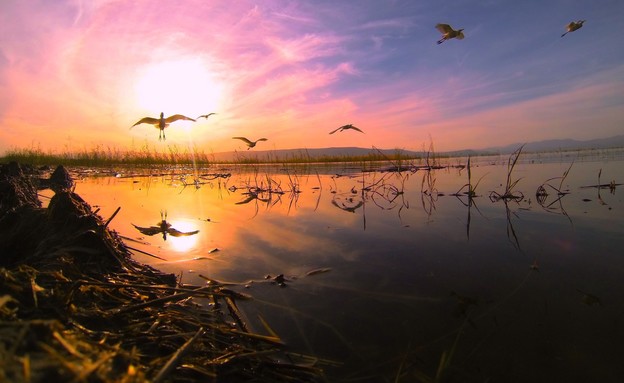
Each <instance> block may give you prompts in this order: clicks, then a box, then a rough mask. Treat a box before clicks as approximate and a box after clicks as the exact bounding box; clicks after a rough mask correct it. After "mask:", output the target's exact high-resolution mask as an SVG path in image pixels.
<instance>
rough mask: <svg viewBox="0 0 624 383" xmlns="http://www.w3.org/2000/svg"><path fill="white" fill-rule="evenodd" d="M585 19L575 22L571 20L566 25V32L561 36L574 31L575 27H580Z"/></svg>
mask: <svg viewBox="0 0 624 383" xmlns="http://www.w3.org/2000/svg"><path fill="white" fill-rule="evenodd" d="M584 22H585V20H579V21H577V22H574V21H571V22H570V24H568V25H566V32H565V33H564V34H562V35H561V37H563V36H565V35H567V34H568V33H570V32H574V31H576V30H577V29H580V28H581V27H582V26H583V23H584Z"/></svg>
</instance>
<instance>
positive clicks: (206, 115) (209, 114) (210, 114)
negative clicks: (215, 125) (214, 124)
mask: <svg viewBox="0 0 624 383" xmlns="http://www.w3.org/2000/svg"><path fill="white" fill-rule="evenodd" d="M213 114H216V113H208V114H202V115H201V116H199V117H197V118H196V120H199V119H200V118H202V117H204V118H205V119H206V120H207V119H208V117H210V116H212V115H213Z"/></svg>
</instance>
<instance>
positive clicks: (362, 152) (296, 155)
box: [212, 135, 624, 161]
mask: <svg viewBox="0 0 624 383" xmlns="http://www.w3.org/2000/svg"><path fill="white" fill-rule="evenodd" d="M522 144H525V146H524V149H523V151H524V152H548V151H559V150H576V149H605V148H621V147H624V135H618V136H613V137H609V138H601V139H595V140H587V141H579V140H572V139H560V140H543V141H533V142H526V143H523V142H519V143H515V144H511V145H506V146H499V147H489V148H483V149H464V150H455V151H448V152H438V153H437V154H438V155H444V156H468V155H472V156H475V155H479V154H481V155H484V154H509V153H512V152H513V151H515V150H516V149H518V148H519V147H520V145H522ZM397 153H401V154H402V155H403V156H409V157H422V156H424V155H425V154H426V153H424V152H422V151H411V150H402V149H375V148H358V147H331V148H311V149H304V148H298V149H278V150H243V151H236V152H221V153H213V154H212V155H213V157H214V160H215V161H231V160H234V159H258V160H260V161H262V160H275V159H283V160H287V159H309V160H314V159H323V158H354V157H367V156H371V155H377V156H393V155H396V154H397Z"/></svg>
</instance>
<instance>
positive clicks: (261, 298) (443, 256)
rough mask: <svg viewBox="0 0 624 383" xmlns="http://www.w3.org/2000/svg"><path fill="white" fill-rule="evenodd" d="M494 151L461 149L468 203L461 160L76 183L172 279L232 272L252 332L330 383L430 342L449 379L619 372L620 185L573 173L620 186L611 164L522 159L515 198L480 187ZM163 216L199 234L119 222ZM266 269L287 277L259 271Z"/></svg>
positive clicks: (499, 183) (398, 374)
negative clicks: (273, 340) (387, 168)
mask: <svg viewBox="0 0 624 383" xmlns="http://www.w3.org/2000/svg"><path fill="white" fill-rule="evenodd" d="M506 159H507V158H506V157H505V158H497V159H485V160H482V161H479V162H478V163H475V162H473V166H472V167H471V171H472V172H471V180H472V183H473V184H477V181H479V183H478V185H477V186H476V194H477V196H476V197H475V198H473V199H472V200H470V199H468V197H467V196H466V195H459V196H455V195H453V194H455V193H457V192H458V191H460V189H461V188H462V186H463V185H465V184H466V183H467V182H468V175H467V171H466V169H465V168H461V167H457V166H455V165H459V164H463V163H465V160H457V161H452V162H451V163H449V165H452V166H448V167H444V168H442V169H437V170H435V171H431V172H427V171H426V170H424V169H416V168H412V169H410V170H407V171H403V172H401V173H398V172H381V171H375V172H368V171H367V172H362V171H360V170H361V168H359V167H358V166H352V167H347V166H342V167H335V168H328V167H323V168H311V167H305V168H297V167H295V166H283V167H280V168H269V167H262V166H257V167H230V168H219V167H215V168H208V169H189V170H186V171H185V170H183V169H178V170H176V171H170V170H167V171H163V170H154V169H152V170H151V171H149V172H148V173H141V174H138V172H137V171H134V170H133V171H123V170H119V169H117V170H115V171H114V172H112V171H109V172H108V173H107V172H104V173H105V174H107V175H106V176H102V175H101V174H100V176H97V177H86V178H85V179H82V180H80V181H79V182H78V186H77V188H76V192H77V193H78V194H80V195H81V196H82V197H83V198H84V199H85V200H86V201H87V202H89V203H90V204H91V205H92V206H95V207H98V208H99V209H100V211H99V214H100V215H102V216H103V217H104V218H107V217H109V216H110V215H111V214H112V213H113V212H114V211H115V210H116V209H117V208H118V207H121V210H120V212H119V214H118V215H117V216H116V217H115V218H114V219H113V221H112V222H111V227H112V228H113V229H115V230H116V231H118V232H119V233H120V234H122V235H123V236H126V237H129V238H132V239H135V240H137V241H139V242H129V244H130V245H131V246H133V247H136V248H138V249H141V250H144V251H147V252H149V253H151V254H153V255H156V256H158V257H161V258H163V259H164V260H159V259H155V258H152V257H149V256H147V255H144V254H141V253H139V252H137V253H136V254H135V258H136V259H137V260H139V261H141V262H144V263H148V264H151V265H153V266H155V267H157V268H159V269H161V270H163V271H166V272H171V273H175V274H177V275H181V279H182V282H183V283H192V284H202V283H204V282H205V281H204V280H203V279H201V278H200V277H199V275H200V274H202V275H205V276H209V277H211V278H215V279H217V280H222V281H233V282H238V283H240V285H238V286H235V288H237V289H239V290H241V291H244V292H246V293H248V294H251V295H252V296H253V297H254V299H253V300H252V301H248V302H241V303H240V305H241V308H242V309H243V310H244V312H245V314H246V316H247V319H248V321H249V322H250V323H251V324H252V327H253V328H254V329H255V330H256V331H259V332H263V331H264V330H263V327H262V326H261V325H260V322H259V320H258V318H259V315H260V316H261V317H262V318H264V319H265V320H266V321H267V322H268V323H269V324H270V326H271V327H272V328H273V330H275V331H276V332H277V333H278V334H279V335H280V336H281V337H283V339H284V340H285V341H286V343H287V344H288V347H289V348H291V349H292V350H294V351H298V352H302V353H306V354H311V355H315V356H317V357H318V358H319V359H323V360H324V361H323V360H320V361H319V363H320V365H321V366H323V368H324V369H325V370H326V373H327V376H328V380H329V381H349V382H385V381H387V382H395V381H405V382H413V381H418V379H424V378H423V377H430V378H433V377H434V376H435V374H436V370H437V369H438V366H439V364H440V360H441V357H442V355H443V354H446V355H447V356H449V355H450V360H449V362H448V365H447V366H446V373H447V374H448V376H452V377H453V379H452V381H479V382H483V381H506V382H512V381H516V382H526V381H601V382H610V381H621V379H622V377H624V364H622V357H621V345H622V343H623V342H624V323H622V322H623V321H624V301H623V300H622V297H623V296H624V284H622V275H624V258H623V256H622V254H623V253H622V249H623V248H624V237H623V233H624V229H623V228H624V218H623V217H624V216H623V214H622V212H623V209H624V204H623V202H622V194H623V193H622V186H617V187H616V188H615V189H609V188H596V187H584V186H592V185H596V184H598V183H606V184H608V183H609V182H611V181H612V180H614V181H616V183H617V182H622V181H623V180H624V166H623V165H624V161H622V160H621V159H613V158H610V159H609V160H600V159H596V158H592V159H587V160H585V161H578V162H574V163H573V161H574V160H575V158H555V159H553V158H549V161H544V158H543V157H539V156H534V157H533V158H525V157H522V161H520V162H519V163H518V164H517V165H516V167H515V168H514V170H513V173H512V177H511V179H512V181H515V180H518V179H519V181H518V182H517V184H516V185H515V187H514V189H513V193H514V196H516V197H517V198H513V199H509V200H497V199H496V198H490V195H491V192H493V191H495V192H497V193H499V194H504V186H505V184H506V181H507V171H508V167H507V164H506V162H505V160H506ZM568 169H569V174H568V175H567V177H566V178H565V179H564V180H563V182H562V181H561V179H560V178H557V177H561V176H562V175H563V174H564V173H565V172H566V170H568ZM145 174H153V175H152V176H147V175H145ZM599 174H600V179H599V178H598V177H599ZM552 178H555V179H552ZM549 179H552V180H550V181H548V180H549ZM194 181H197V183H196V184H195V183H194ZM547 181H548V182H547ZM545 182H547V183H548V184H550V185H552V186H554V188H557V189H560V190H561V191H562V192H565V193H566V194H563V195H557V192H556V190H555V189H554V188H553V187H550V186H548V185H545V189H546V190H547V192H548V196H546V197H545V198H544V197H543V198H542V199H538V198H537V197H536V190H537V189H538V187H539V186H540V185H542V184H544V183H545ZM465 190H466V189H463V191H465ZM269 191H272V192H269ZM161 213H162V214H163V215H164V214H165V213H166V219H167V221H168V222H169V223H170V224H171V225H172V227H174V228H176V229H177V230H179V231H181V232H193V231H196V230H198V233H197V234H194V235H188V236H181V237H174V236H171V235H168V236H167V237H166V239H165V238H164V237H163V235H161V234H155V235H151V236H150V235H145V234H143V233H141V232H140V231H138V230H137V228H136V227H135V226H133V225H136V226H139V227H149V226H154V225H156V224H157V223H158V222H159V221H161ZM313 270H316V271H318V272H316V273H312V275H307V273H308V272H310V271H313ZM280 274H283V275H284V277H285V278H286V282H285V287H280V286H279V285H278V284H276V283H271V282H272V281H273V280H272V279H270V278H269V279H266V278H267V276H270V277H271V278H274V277H275V276H278V275H280ZM329 361H331V362H329Z"/></svg>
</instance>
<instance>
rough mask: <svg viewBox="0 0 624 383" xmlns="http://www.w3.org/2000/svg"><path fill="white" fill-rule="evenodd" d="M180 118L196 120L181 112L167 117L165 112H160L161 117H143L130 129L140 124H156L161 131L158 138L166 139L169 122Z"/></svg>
mask: <svg viewBox="0 0 624 383" xmlns="http://www.w3.org/2000/svg"><path fill="white" fill-rule="evenodd" d="M178 120H186V121H195V120H194V119H192V118H190V117H186V116H183V115H181V114H174V115H173V116H169V117H167V118H165V114H164V113H163V112H160V118H154V117H143V118H142V119H140V120H139V121H137V122H136V123H135V124H134V125H132V126H131V127H130V129H132V128H134V127H135V126H137V125H140V124H150V125H154V127H155V128H156V129H160V132H159V134H158V139H159V140H161V139H162V140H166V139H167V138H166V137H165V128H166V127H168V126H169V124H171V123H172V122H174V121H178Z"/></svg>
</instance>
